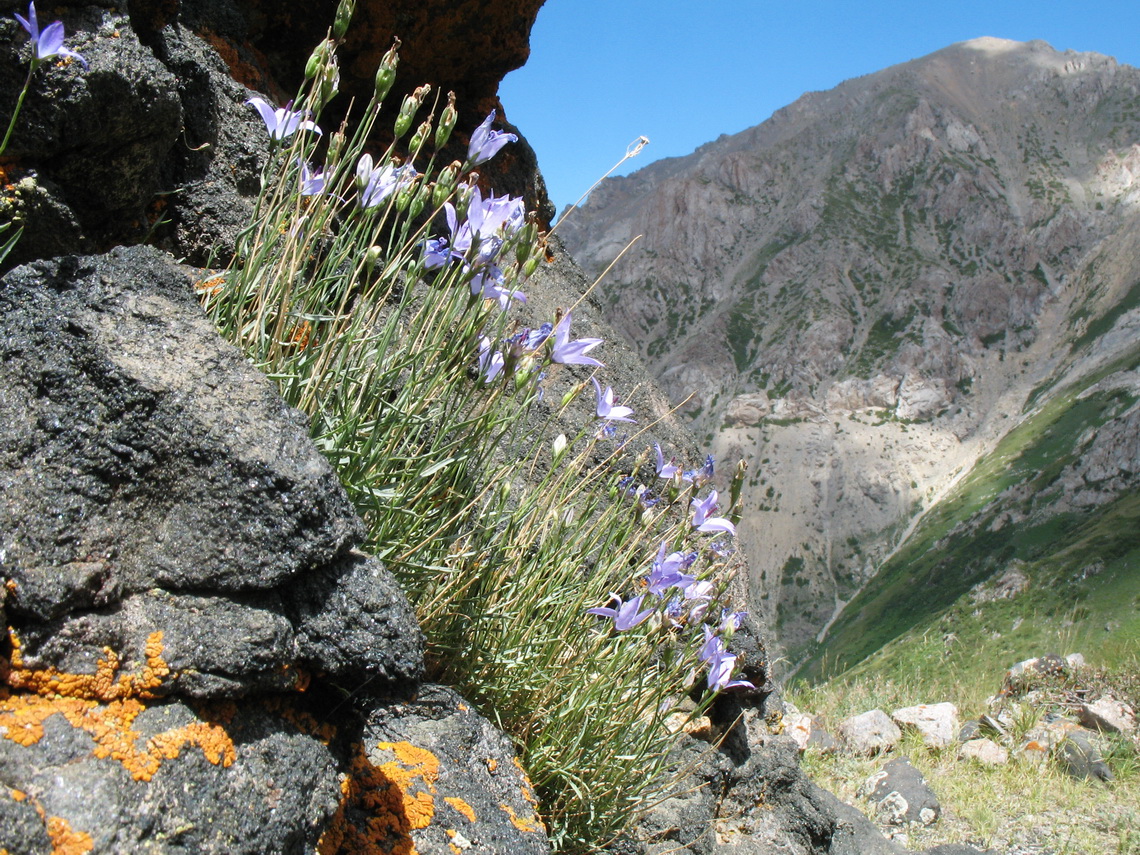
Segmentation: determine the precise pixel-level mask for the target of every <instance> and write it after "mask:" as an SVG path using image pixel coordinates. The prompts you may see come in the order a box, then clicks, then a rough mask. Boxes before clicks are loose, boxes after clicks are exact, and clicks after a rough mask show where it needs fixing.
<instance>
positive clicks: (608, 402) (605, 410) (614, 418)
mask: <svg viewBox="0 0 1140 855" xmlns="http://www.w3.org/2000/svg"><path fill="white" fill-rule="evenodd" d="M590 379H591V380H592V381H593V383H594V393H595V394H596V395H597V399H598V407H597V413H598V418H599V419H604V420H605V421H607V422H633V419H631V418H630V416H632V415H633V410H632V409H630V408H629V407H623V406H620V405H615V404H614V390H613V387H612V386H607V387H606V391H604V392H603V391H602V384H601V383H599V382H598V378H597V377H594V376H592V375H591V377H590ZM634 424H636V422H634Z"/></svg>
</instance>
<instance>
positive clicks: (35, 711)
mask: <svg viewBox="0 0 1140 855" xmlns="http://www.w3.org/2000/svg"><path fill="white" fill-rule="evenodd" d="M144 709H146V707H145V706H144V705H143V704H142V703H141V702H140V701H138V700H135V699H134V698H128V699H127V700H123V701H112V702H111V703H109V704H100V703H98V702H96V701H89V700H82V699H80V698H61V697H52V698H46V697H41V696H39V695H13V696H11V697H8V698H5V699H3V700H0V731H3V735H4V736H6V737H7V738H8V739H10V740H12V741H13V742H15V743H17V744H19V745H23V746H25V747H26V746H30V745H34V744H35V743H37V742H39V740H40V739H42V738H43V735H44V729H43V723H44V721H46V720H47V719H48V718H50V717H51V716H53V715H56V714H59V715H62V716H63V717H64V718H65V719H66V720H67V722H68V723H69V724H70V725H71V726H72V727H74V728H77V729H79V730H82V731H84V732H86V733H87V734H88V735H89V736H90V737H91V738H92V739H93V740H94V741H95V749H94V751H93V753H94V755H95V756H96V757H98V758H100V759H106V758H110V759H112V760H117V761H118V762H119V763H121V764H122V765H123V768H125V769H126V770H127V771H128V772H130V773H131V777H133V778H134V779H135V780H136V781H149V780H150V779H151V778H152V777H154V774H155V772H157V771H158V768H159V766H160V765H161V764H162V762H163V761H164V760H173V759H174V758H175V757H177V756H178V755H179V753H181V751H182V748H183V747H184V746H186V745H197V746H198V747H199V748H200V749H201V750H202V753H203V754H204V755H205V756H206V759H207V760H209V761H210V762H211V763H213V764H214V765H215V766H226V767H228V766H230V765H231V764H232V763H233V762H234V759H235V757H236V754H235V751H234V744H233V740H231V739H230V737H229V734H228V733H226V731H225V729H224V728H222V727H221V726H219V725H218V724H216V723H213V722H208V721H196V722H192V723H191V724H188V725H185V726H184V727H178V728H175V729H173V730H168V731H164V732H162V733H159V734H157V735H155V736H152V737H151V738H150V739H147V740H146V741H145V743H143V744H142V746H141V747H140V745H139V743H140V741H141V740H142V737H141V735H140V734H139V733H138V732H137V731H135V730H134V729H133V727H132V725H133V723H134V720H135V719H136V718H137V717H138V715H139V714H140V713H141V712H142V711H143V710H144Z"/></svg>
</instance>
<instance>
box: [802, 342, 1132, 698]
mask: <svg viewBox="0 0 1140 855" xmlns="http://www.w3.org/2000/svg"><path fill="white" fill-rule="evenodd" d="M1137 361H1140V351H1134V352H1133V353H1132V354H1131V355H1130V357H1129V359H1128V360H1127V365H1126V366H1123V365H1122V366H1119V367H1134V366H1135V364H1136V363H1137ZM1099 374H1100V372H1098V375H1099ZM1095 379H1099V377H1098V378H1089V380H1088V381H1087V382H1086V383H1083V384H1081V386H1080V387H1077V388H1073V389H1069V390H1067V391H1065V392H1064V393H1062V394H1059V395H1057V396H1055V397H1054V398H1053V399H1052V400H1050V401H1049V402H1048V403H1046V404H1045V405H1043V406H1042V407H1041V409H1040V410H1039V411H1038V412H1037V413H1035V414H1034V415H1033V416H1031V417H1029V418H1028V419H1026V420H1025V421H1024V422H1023V423H1022V424H1020V425H1018V426H1017V427H1016V428H1014V429H1013V430H1012V431H1010V432H1009V434H1007V435H1006V436H1005V437H1004V438H1003V440H1002V441H1001V442H1000V443H999V445H998V446H997V448H996V449H995V450H994V451H993V452H992V453H991V454H989V455H987V456H986V457H984V458H983V459H982V460H981V461H979V463H978V464H977V465H976V466H975V467H974V470H973V471H972V472H971V473H970V474H969V475H968V476H967V477H966V478H964V479H963V480H962V482H961V483H960V484H959V485H958V486H957V488H956V489H955V490H954V492H953V493H952V494H951V495H950V496H949V497H948V498H947V499H946V500H944V501H943V502H941V503H940V504H939V505H938V506H936V507H935V508H933V509H932V510H931V511H930V512H929V513H928V514H927V515H926V517H925V518H924V519H923V520H922V521H921V523H920V524H919V526H918V528H917V529H916V530H915V532H914V533H913V534H912V536H911V538H910V539H909V542H908V543H906V544H904V546H903V547H902V548H901V549H900V550H899V551H898V552H897V553H896V554H895V555H894V556H893V557H892V558H891V560H889V561H888V562H887V563H886V564H885V565H884V567H883V568H882V570H881V571H880V572H879V573H878V575H876V576H875V578H874V579H872V580H871V581H870V582H869V583H868V585H867V587H866V588H865V589H864V590H863V592H862V593H861V594H860V595H859V596H858V597H857V598H856V599H855V600H854V601H853V602H852V603H851V605H849V606H848V607H847V609H846V610H845V612H844V614H843V615H841V616H840V618H839V619H838V620H837V621H836V623H835V625H834V626H833V627H832V628H831V631H830V633H829V636H828V638H827V640H826V642H825V645H824V647H822V648H820V649H818V650H817V651H816V652H815V653H814V654H813V656H812V661H809V663H808V664H807V666H806V667H805V668H804V669H803V671H802V672H801V673H802V674H803V675H804V676H808V677H819V676H827V675H831V674H836V673H840V672H841V671H843V670H844V669H845V668H847V667H850V666H852V665H854V664H855V663H858V662H859V661H860V660H862V659H864V658H865V657H867V656H870V655H872V654H873V653H875V652H876V651H878V650H880V649H882V648H883V647H885V646H886V645H888V644H890V642H891V641H893V640H894V639H896V638H899V637H900V636H903V635H904V634H906V633H908V632H910V631H912V630H916V629H917V630H918V631H919V632H926V631H933V630H934V628H935V620H936V618H937V617H938V615H940V614H941V613H942V612H943V611H944V610H946V609H949V608H951V607H952V606H954V605H955V603H957V602H959V599H960V598H961V597H962V596H963V595H964V594H965V593H966V592H967V591H968V590H969V589H970V588H971V587H972V586H974V585H975V584H978V583H980V582H982V581H984V580H985V579H987V578H989V577H990V576H991V575H993V574H994V573H995V572H997V571H999V570H1001V569H1002V568H1003V567H1005V566H1006V565H1007V564H1008V563H1009V562H1011V561H1014V560H1017V561H1022V562H1025V563H1026V564H1027V565H1028V569H1027V571H1026V572H1027V573H1028V575H1029V577H1030V580H1031V583H1032V585H1033V586H1034V588H1035V589H1037V590H1040V591H1041V592H1042V594H1043V596H1042V597H1041V602H1040V604H1035V607H1036V606H1037V605H1039V606H1040V608H1041V609H1043V610H1046V611H1048V612H1050V613H1053V612H1057V611H1058V610H1063V609H1064V607H1065V604H1066V603H1068V604H1070V605H1071V604H1072V600H1073V599H1074V598H1075V599H1080V598H1081V597H1084V596H1088V595H1089V594H1091V593H1092V592H1093V591H1096V590H1098V589H1100V588H1101V587H1102V586H1103V584H1104V583H1105V580H1106V579H1108V578H1110V577H1104V578H1093V577H1089V578H1088V579H1087V580H1082V581H1087V584H1086V585H1081V586H1077V587H1076V588H1074V589H1072V590H1068V589H1066V588H1065V586H1066V585H1068V582H1069V580H1070V579H1072V578H1073V577H1074V576H1077V575H1081V574H1085V575H1086V576H1087V575H1088V571H1090V570H1093V569H1095V568H1096V567H1097V566H1098V565H1099V564H1103V565H1105V566H1107V565H1109V564H1113V563H1114V562H1118V561H1120V562H1122V563H1119V564H1116V565H1115V566H1117V567H1118V571H1119V573H1120V574H1122V584H1123V586H1124V587H1127V578H1126V577H1127V575H1128V572H1127V571H1128V570H1129V568H1135V567H1136V566H1137V562H1138V560H1140V498H1138V497H1137V496H1135V495H1124V496H1122V497H1120V498H1118V499H1116V500H1115V501H1112V502H1109V503H1106V504H1105V505H1102V506H1100V507H1098V508H1095V509H1093V510H1091V511H1087V512H1084V513H1072V512H1066V513H1051V512H1050V510H1051V509H1050V505H1051V504H1052V503H1053V502H1055V501H1056V498H1057V497H1058V495H1059V492H1060V488H1059V485H1058V484H1057V483H1056V481H1057V478H1058V477H1059V475H1060V474H1061V473H1062V471H1063V470H1064V468H1065V467H1066V466H1067V465H1068V464H1070V463H1071V462H1073V461H1074V460H1076V459H1078V458H1079V456H1080V454H1081V453H1082V452H1083V449H1084V446H1085V445H1086V444H1087V442H1088V436H1089V433H1088V432H1089V431H1090V430H1092V429H1096V428H1098V427H1100V426H1101V425H1103V424H1105V423H1106V422H1108V421H1109V420H1111V419H1113V418H1116V417H1118V416H1120V415H1121V414H1122V413H1124V412H1125V411H1127V410H1128V408H1129V407H1131V406H1132V405H1133V403H1134V397H1133V396H1132V395H1131V394H1129V393H1127V392H1124V391H1122V390H1104V391H1098V392H1096V393H1094V394H1090V395H1087V396H1084V397H1081V396H1080V393H1081V392H1082V391H1083V390H1084V389H1086V388H1088V386H1089V385H1091V383H1092V382H1094V380H1095ZM1010 488H1017V489H1018V490H1019V491H1021V496H1022V497H1012V496H1010V494H1009V493H1006V491H1009V490H1010ZM1003 493H1006V496H1003ZM1007 496H1008V497H1009V498H1007ZM995 500H998V501H995ZM1011 510H1012V511H1014V512H1015V513H1016V515H1017V516H1016V518H1015V519H1014V520H1013V521H1011V520H1010V519H1008V518H1003V515H1004V514H1005V513H1006V512H1008V511H1011ZM1112 578H1115V577H1112ZM1062 590H1063V591H1064V593H1063V594H1062V593H1061V591H1062ZM1134 592H1135V584H1133V593H1134ZM1122 596H1124V597H1125V599H1124V602H1125V603H1131V602H1132V601H1133V597H1131V596H1127V592H1126V591H1124V592H1122ZM1096 602H1100V601H1099V600H1097V601H1096ZM1114 602H1116V601H1115V600H1108V601H1106V605H1107V606H1108V607H1109V609H1110V610H1111V608H1112V604H1113V603H1114ZM1022 608H1023V607H1022ZM1133 608H1135V606H1133ZM1023 611H1024V608H1023ZM1087 617H1089V618H1091V619H1092V620H1093V621H1100V615H1099V614H1098V613H1097V611H1096V610H1095V609H1092V608H1090V609H1089V611H1088V614H1087ZM1080 620H1081V616H1080V615H1078V616H1077V622H1078V623H1079V622H1080ZM1034 652H1040V651H1031V653H1030V655H1032V653H1034ZM825 655H826V657H827V661H824V656H825Z"/></svg>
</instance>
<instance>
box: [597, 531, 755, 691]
mask: <svg viewBox="0 0 1140 855" xmlns="http://www.w3.org/2000/svg"><path fill="white" fill-rule="evenodd" d="M698 557H699V556H698V554H697V553H696V552H690V553H682V552H671V553H670V552H668V545H667V544H665V543H662V544H661V546H660V548H659V549H658V551H657V556H656V557H655V558H654V559H653V561H652V563H651V565H650V568H649V573H648V575H647V576H646V577H645V579H644V580H643V581H644V585H645V590H644V592H642V593H640V594H638V595H637V596H635V597H632V598H630V599H628V600H623V599H622V597H621V595H620V594H616V593H613V592H611V593H610V598H611V601H612V602H613V605H612V606H602V607H598V608H592V609H587V611H586V613H587V614H591V615H596V616H598V617H604V618H609V619H610V620H612V621H613V628H614V630H616V631H617V632H628V631H629V630H631V629H633V628H634V627H637V626H639V625H641V624H643V623H645V622H646V621H648V620H650V619H651V618H653V617H654V616H655V615H659V621H660V622H661V623H662V624H664V625H668V626H670V627H672V628H673V630H674V631H680V632H684V631H693V630H694V628H695V627H698V626H699V627H700V631H701V633H702V634H703V639H704V642H703V644H702V645H701V647H700V649H699V651H698V653H697V659H698V661H700V662H702V663H704V665H705V666H706V667H707V669H708V674H707V678H706V682H707V686H708V688H709V690H710V691H713V692H718V691H721V690H724V689H733V688H751V689H755V688H756V686H755V685H753V684H752V683H750V682H749V681H748V680H733V679H732V674H733V672H734V671H735V669H736V660H737V657H736V655H734V654H732V653H729V651H728V647H727V642H728V640H729V639H731V638H732V634H733V633H734V632H735V631H736V630H737V629H739V628H740V627H741V625H742V624H743V621H744V618H745V616H746V613H745V612H733V611H731V610H729V609H727V608H722V609H721V612H720V618H719V623H717V624H716V625H710V624H709V623H706V622H705V618H706V617H707V616H708V615H709V614H710V612H712V606H713V604H714V602H715V600H716V586H715V585H714V584H713V583H712V582H711V581H709V580H707V579H698V578H697V577H696V576H695V575H692V574H689V573H686V572H684V571H685V570H688V569H690V568H691V567H692V566H693V564H694V562H696V560H697V558H698ZM693 678H695V674H694V675H693Z"/></svg>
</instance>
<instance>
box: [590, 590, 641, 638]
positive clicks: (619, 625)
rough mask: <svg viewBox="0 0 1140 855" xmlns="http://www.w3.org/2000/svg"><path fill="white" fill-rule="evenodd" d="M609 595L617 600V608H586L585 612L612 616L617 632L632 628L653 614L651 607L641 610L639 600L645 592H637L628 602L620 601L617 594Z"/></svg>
mask: <svg viewBox="0 0 1140 855" xmlns="http://www.w3.org/2000/svg"><path fill="white" fill-rule="evenodd" d="M610 597H611V598H613V599H614V600H617V608H614V609H611V608H605V607H602V608H596V609H587V610H586V614H590V615H599V616H600V617H608V618H613V621H614V629H616V630H617V631H618V632H625V631H626V630H628V629H633V628H634V627H635V626H637V625H638V624H639V623H642V622H643V621H644V620H645V619H646V618H648V617H649V616H650V615H651V614H653V609H645V610H644V611H642V610H641V601H642V600H643V599H645V594H638V595H637V596H636V597H634V598H633V599H632V600H629V601H628V602H624V603H623V602H622V599H621V597H619V596H618V595H617V594H614V593H610Z"/></svg>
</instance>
